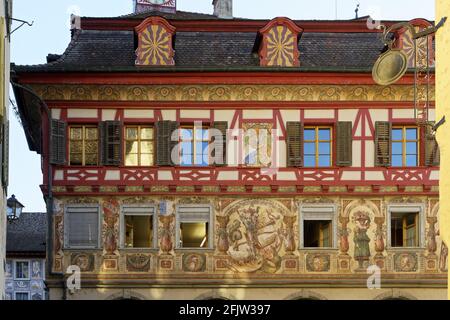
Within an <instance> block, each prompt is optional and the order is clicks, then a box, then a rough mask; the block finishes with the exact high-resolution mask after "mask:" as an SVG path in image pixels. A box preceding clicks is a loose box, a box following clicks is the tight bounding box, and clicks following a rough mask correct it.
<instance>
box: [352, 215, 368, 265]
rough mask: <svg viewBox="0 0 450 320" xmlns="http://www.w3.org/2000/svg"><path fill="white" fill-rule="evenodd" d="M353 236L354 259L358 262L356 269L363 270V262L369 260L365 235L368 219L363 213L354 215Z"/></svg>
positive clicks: (366, 236)
mask: <svg viewBox="0 0 450 320" xmlns="http://www.w3.org/2000/svg"><path fill="white" fill-rule="evenodd" d="M355 223H356V228H355V235H354V237H353V242H354V243H355V254H354V258H355V260H356V261H358V268H359V269H363V268H364V262H367V261H369V259H370V246H369V244H370V238H369V236H368V235H367V230H368V229H369V227H370V217H369V215H368V214H367V213H365V212H362V211H360V212H357V213H356V215H355Z"/></svg>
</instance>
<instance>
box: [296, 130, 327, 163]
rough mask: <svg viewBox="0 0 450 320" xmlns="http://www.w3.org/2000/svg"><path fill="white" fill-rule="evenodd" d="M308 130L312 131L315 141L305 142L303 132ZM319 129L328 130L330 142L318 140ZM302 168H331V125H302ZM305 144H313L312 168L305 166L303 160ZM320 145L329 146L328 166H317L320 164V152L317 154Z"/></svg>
mask: <svg viewBox="0 0 450 320" xmlns="http://www.w3.org/2000/svg"><path fill="white" fill-rule="evenodd" d="M308 129H314V130H315V135H316V139H315V140H314V141H313V140H306V139H305V130H308ZM320 129H329V130H330V140H320V139H319V130H320ZM302 136H303V155H302V156H303V167H304V168H317V169H320V168H331V167H333V165H334V161H333V156H334V155H333V151H334V150H333V149H334V148H333V145H334V127H333V126H332V125H314V124H304V126H303V132H302ZM306 143H314V144H315V165H314V166H306V160H305V144H306ZM320 143H329V145H330V164H329V165H328V166H319V162H320V152H319V145H320Z"/></svg>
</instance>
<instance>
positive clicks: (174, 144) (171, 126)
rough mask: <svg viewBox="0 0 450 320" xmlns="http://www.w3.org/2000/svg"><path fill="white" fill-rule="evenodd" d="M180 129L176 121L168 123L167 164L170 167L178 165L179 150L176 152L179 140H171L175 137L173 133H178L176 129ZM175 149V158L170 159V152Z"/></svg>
mask: <svg viewBox="0 0 450 320" xmlns="http://www.w3.org/2000/svg"><path fill="white" fill-rule="evenodd" d="M179 127H180V124H179V123H178V122H176V121H170V123H169V146H170V149H169V164H170V165H171V166H174V165H179V164H180V159H179V154H180V152H179V150H178V144H179V143H180V139H179V138H178V136H177V137H176V138H175V137H174V139H172V135H175V134H174V132H178V128H179ZM175 149H177V151H176V152H175V157H174V158H172V150H175Z"/></svg>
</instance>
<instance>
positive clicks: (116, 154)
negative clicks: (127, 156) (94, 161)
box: [100, 121, 123, 166]
mask: <svg viewBox="0 0 450 320" xmlns="http://www.w3.org/2000/svg"><path fill="white" fill-rule="evenodd" d="M100 143H101V148H100V150H101V163H102V165H104V166H120V164H121V162H122V161H121V160H122V149H123V148H122V123H121V122H120V121H103V122H101V123H100Z"/></svg>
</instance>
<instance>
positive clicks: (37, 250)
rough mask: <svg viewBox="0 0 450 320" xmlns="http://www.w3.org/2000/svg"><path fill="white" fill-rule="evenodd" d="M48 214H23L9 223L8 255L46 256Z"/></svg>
mask: <svg viewBox="0 0 450 320" xmlns="http://www.w3.org/2000/svg"><path fill="white" fill-rule="evenodd" d="M46 235H47V214H46V213H45V212H23V213H22V214H21V215H20V218H19V219H18V220H16V221H14V222H12V223H8V227H7V232H6V253H7V254H20V253H24V254H30V253H31V254H45V246H46Z"/></svg>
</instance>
